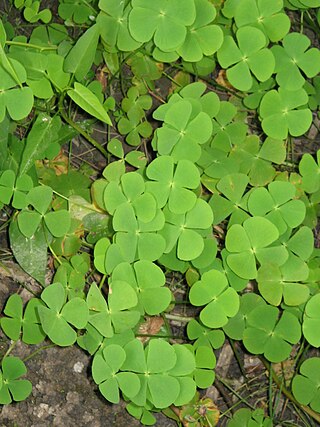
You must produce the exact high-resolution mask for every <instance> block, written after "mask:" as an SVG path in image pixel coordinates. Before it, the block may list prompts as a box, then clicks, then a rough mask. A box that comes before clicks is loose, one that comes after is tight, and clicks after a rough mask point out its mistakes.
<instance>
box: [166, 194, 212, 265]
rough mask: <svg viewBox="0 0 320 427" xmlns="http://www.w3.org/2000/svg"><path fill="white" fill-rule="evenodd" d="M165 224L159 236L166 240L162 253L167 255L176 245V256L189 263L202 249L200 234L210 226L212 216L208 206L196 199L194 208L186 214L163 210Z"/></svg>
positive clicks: (202, 241) (202, 242) (202, 243)
mask: <svg viewBox="0 0 320 427" xmlns="http://www.w3.org/2000/svg"><path fill="white" fill-rule="evenodd" d="M164 212H165V217H166V223H165V225H164V227H163V229H162V230H160V234H161V235H162V236H163V237H164V238H165V240H166V248H165V250H164V253H169V252H171V250H172V249H173V248H174V246H175V245H176V244H177V256H178V258H179V259H180V260H183V261H190V260H193V259H195V258H198V256H199V255H201V253H202V251H203V249H204V239H203V237H202V235H201V234H200V231H201V230H206V229H208V228H209V227H210V226H211V225H212V221H213V214H212V210H211V208H210V206H209V205H208V203H206V202H205V201H204V200H202V199H197V201H196V203H195V205H194V207H193V208H192V209H191V210H190V211H188V212H187V213H186V214H179V215H178V214H174V213H172V212H171V211H170V210H169V209H168V208H167V207H166V208H164Z"/></svg>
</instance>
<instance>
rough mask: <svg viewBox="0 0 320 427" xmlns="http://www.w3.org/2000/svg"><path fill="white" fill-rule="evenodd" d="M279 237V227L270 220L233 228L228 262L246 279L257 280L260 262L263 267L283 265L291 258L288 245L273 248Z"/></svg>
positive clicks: (251, 221)
mask: <svg viewBox="0 0 320 427" xmlns="http://www.w3.org/2000/svg"><path fill="white" fill-rule="evenodd" d="M278 237H279V231H278V229H277V227H276V226H275V225H274V224H273V223H272V222H271V221H269V220H268V219H266V218H263V217H259V216H255V217H251V218H248V219H246V220H245V221H244V223H243V225H240V224H234V225H232V226H231V227H230V228H229V230H228V232H227V236H226V248H227V251H228V252H229V253H230V254H229V255H228V256H227V263H228V265H229V267H230V268H231V270H233V271H234V272H235V273H236V274H237V275H238V276H240V277H242V278H244V279H255V278H256V277H257V266H256V262H257V261H256V260H258V261H259V263H260V264H263V263H266V262H273V263H275V264H276V265H282V264H284V263H285V261H286V260H287V259H288V252H287V250H286V248H285V247H284V246H270V245H271V244H272V243H274V242H275V241H276V240H277V239H278Z"/></svg>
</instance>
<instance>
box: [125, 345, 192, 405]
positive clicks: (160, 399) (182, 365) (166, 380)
mask: <svg viewBox="0 0 320 427" xmlns="http://www.w3.org/2000/svg"><path fill="white" fill-rule="evenodd" d="M124 350H125V352H126V359H125V361H124V363H123V365H122V368H121V369H122V370H123V371H130V372H134V373H137V374H138V377H139V379H140V382H141V388H140V391H139V393H138V394H137V395H136V396H134V397H133V398H131V400H132V402H133V403H134V404H136V405H138V406H145V405H146V401H147V398H148V400H149V401H150V402H151V403H152V404H153V405H154V406H155V407H156V408H166V407H168V406H169V405H171V404H173V403H174V404H179V406H180V405H183V404H185V403H187V402H189V401H190V400H191V399H192V397H193V396H194V394H195V391H196V385H195V382H194V381H193V380H192V378H190V374H192V373H193V372H194V370H195V359H194V356H193V354H192V352H191V351H189V349H188V348H187V347H184V346H179V345H173V346H171V345H170V344H169V343H168V342H166V341H164V340H162V339H159V338H157V339H152V340H151V341H150V342H149V344H148V346H147V347H146V349H144V348H143V344H142V343H141V342H140V341H139V340H137V339H135V340H132V341H131V342H129V343H128V344H126V345H125V346H124Z"/></svg>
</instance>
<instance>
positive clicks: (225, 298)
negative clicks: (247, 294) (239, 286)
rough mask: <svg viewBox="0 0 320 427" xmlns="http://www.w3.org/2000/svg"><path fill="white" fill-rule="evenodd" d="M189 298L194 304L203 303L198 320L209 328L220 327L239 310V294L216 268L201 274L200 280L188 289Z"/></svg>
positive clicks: (199, 304) (200, 304)
mask: <svg viewBox="0 0 320 427" xmlns="http://www.w3.org/2000/svg"><path fill="white" fill-rule="evenodd" d="M189 299H190V302H191V304H193V305H195V306H202V305H205V306H206V307H205V308H204V309H202V311H201V313H200V320H201V322H202V323H203V324H204V325H205V326H208V327H209V328H220V327H222V326H224V325H226V324H227V322H228V318H229V317H233V316H235V315H236V314H237V311H238V310H239V296H238V294H237V292H236V291H235V290H234V289H233V288H231V287H230V286H229V284H228V280H227V278H226V276H225V275H224V274H223V273H221V272H220V271H218V270H210V271H208V272H206V273H204V274H203V276H202V278H201V280H199V281H198V282H196V283H195V284H194V285H193V286H192V287H191V289H190V294H189Z"/></svg>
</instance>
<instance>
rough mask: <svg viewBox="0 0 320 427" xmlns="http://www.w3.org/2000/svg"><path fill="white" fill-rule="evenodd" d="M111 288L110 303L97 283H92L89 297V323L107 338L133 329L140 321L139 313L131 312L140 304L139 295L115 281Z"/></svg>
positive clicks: (125, 284) (126, 284) (129, 287)
mask: <svg viewBox="0 0 320 427" xmlns="http://www.w3.org/2000/svg"><path fill="white" fill-rule="evenodd" d="M109 288H110V292H109V295H108V301H106V299H105V298H104V296H103V295H102V293H101V291H100V290H99V288H98V287H97V285H96V284H95V283H92V285H91V286H90V289H89V292H88V295H87V305H88V308H89V311H90V316H89V319H88V322H89V324H90V325H92V326H94V327H95V328H96V329H97V331H98V332H99V333H100V334H101V335H103V336H104V337H107V338H111V337H112V336H113V335H114V333H121V332H123V331H125V330H127V329H131V328H133V327H134V326H135V325H136V324H137V323H138V321H139V319H140V313H139V312H138V311H136V310H130V309H132V308H133V307H135V306H136V305H137V303H138V298H137V293H136V291H135V290H134V289H133V288H132V286H130V285H129V284H128V283H126V282H123V281H120V280H114V281H113V282H112V285H110V287H109ZM73 300H74V299H72V300H71V301H73Z"/></svg>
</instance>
